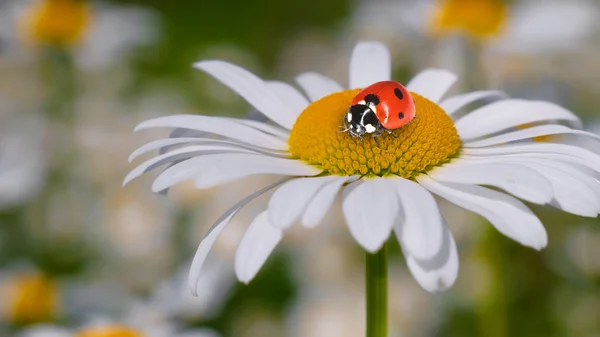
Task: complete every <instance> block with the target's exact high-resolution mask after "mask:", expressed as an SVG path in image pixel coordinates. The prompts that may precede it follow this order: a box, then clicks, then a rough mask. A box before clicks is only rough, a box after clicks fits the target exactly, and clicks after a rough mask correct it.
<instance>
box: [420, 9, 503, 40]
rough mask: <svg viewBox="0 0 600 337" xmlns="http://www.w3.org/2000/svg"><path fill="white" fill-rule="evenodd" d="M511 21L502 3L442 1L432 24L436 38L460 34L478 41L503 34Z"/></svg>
mask: <svg viewBox="0 0 600 337" xmlns="http://www.w3.org/2000/svg"><path fill="white" fill-rule="evenodd" d="M506 19H507V9H506V4H504V2H503V1H502V0H439V1H438V5H437V7H436V10H435V12H434V15H433V20H432V22H431V24H432V25H431V31H432V33H433V34H434V35H438V36H439V35H447V34H450V33H453V32H456V31H459V32H462V33H464V34H466V35H468V36H471V37H474V38H477V39H486V38H491V37H494V36H497V35H499V34H500V33H502V30H503V28H504V25H505V23H506Z"/></svg>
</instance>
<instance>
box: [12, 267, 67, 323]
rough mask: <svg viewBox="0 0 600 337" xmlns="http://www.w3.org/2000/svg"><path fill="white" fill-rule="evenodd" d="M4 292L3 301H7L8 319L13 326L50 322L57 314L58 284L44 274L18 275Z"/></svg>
mask: <svg viewBox="0 0 600 337" xmlns="http://www.w3.org/2000/svg"><path fill="white" fill-rule="evenodd" d="M2 290H3V291H2V292H1V296H2V300H3V301H4V300H6V303H5V305H7V309H8V310H7V312H8V315H9V317H8V318H9V321H10V322H12V323H13V324H34V323H41V322H48V321H51V320H53V319H54V318H55V316H56V314H57V311H58V302H59V301H58V290H57V288H56V284H55V283H54V282H53V281H52V280H51V279H49V278H48V277H46V276H44V275H42V274H37V273H28V274H20V275H17V276H15V277H14V278H13V279H11V280H10V281H8V283H7V284H5V285H4V287H3V289H2Z"/></svg>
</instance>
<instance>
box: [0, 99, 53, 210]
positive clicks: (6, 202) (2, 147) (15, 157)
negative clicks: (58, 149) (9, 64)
mask: <svg viewBox="0 0 600 337" xmlns="http://www.w3.org/2000/svg"><path fill="white" fill-rule="evenodd" d="M1 99H2V98H1V97H0V100H1ZM9 109H11V108H10V107H9V106H8V105H6V104H4V102H1V101H0V209H2V208H7V207H12V206H16V205H20V204H22V203H24V202H26V201H28V200H29V199H31V198H32V197H34V196H35V195H37V194H38V193H39V191H40V190H41V189H42V187H43V185H44V182H45V181H46V170H47V158H46V154H45V152H46V151H45V150H46V148H45V131H46V130H45V126H46V125H45V121H44V120H43V119H42V118H41V117H39V116H33V115H24V114H18V113H17V112H15V111H7V110H9Z"/></svg>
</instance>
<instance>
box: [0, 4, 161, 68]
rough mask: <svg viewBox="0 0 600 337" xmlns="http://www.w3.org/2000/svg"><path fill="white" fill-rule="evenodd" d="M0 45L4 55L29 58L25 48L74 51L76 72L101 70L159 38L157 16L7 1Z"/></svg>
mask: <svg viewBox="0 0 600 337" xmlns="http://www.w3.org/2000/svg"><path fill="white" fill-rule="evenodd" d="M0 9H1V10H0V42H2V43H3V48H1V49H0V52H5V53H6V56H8V57H11V56H12V57H14V58H15V59H17V60H21V59H22V58H23V56H25V55H29V53H28V52H27V48H22V45H24V44H30V45H32V46H37V45H47V44H52V45H59V46H67V47H73V46H74V47H75V48H74V56H75V60H76V62H77V63H78V66H79V67H80V68H84V69H88V70H97V69H105V68H106V67H107V66H110V65H113V64H114V63H115V62H117V61H119V60H124V59H126V58H125V57H124V56H126V55H127V53H129V52H130V51H131V50H132V49H134V48H136V47H140V46H145V45H149V44H150V43H152V42H153V41H154V40H155V39H156V37H157V35H158V27H159V24H158V17H157V15H156V13H154V12H152V11H151V10H149V9H147V8H143V7H140V6H133V5H127V6H123V5H119V6H114V5H111V4H109V3H108V2H104V1H94V2H90V3H88V2H87V1H83V2H82V1H79V0H8V1H5V2H4V3H2V2H0Z"/></svg>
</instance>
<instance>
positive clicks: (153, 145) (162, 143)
mask: <svg viewBox="0 0 600 337" xmlns="http://www.w3.org/2000/svg"><path fill="white" fill-rule="evenodd" d="M203 141H205V139H202V138H194V137H183V138H165V139H158V140H154V141H151V142H150V143H147V144H144V145H142V146H140V147H139V148H138V149H136V150H135V151H133V152H132V153H131V154H130V155H129V158H128V161H129V162H130V163H131V162H132V161H133V160H134V159H135V158H137V157H139V156H141V155H143V154H145V153H148V152H150V151H154V150H160V149H162V148H164V147H166V146H172V145H179V144H185V143H195V142H203Z"/></svg>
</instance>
